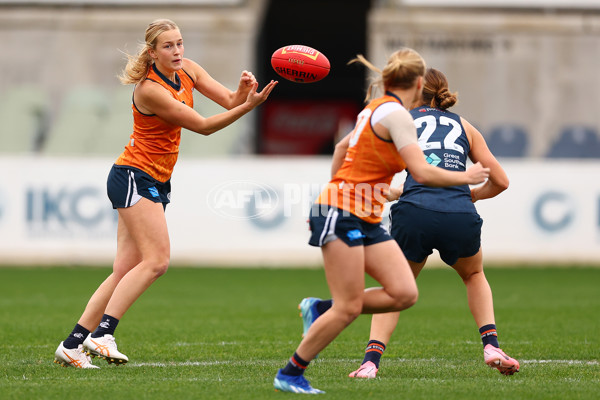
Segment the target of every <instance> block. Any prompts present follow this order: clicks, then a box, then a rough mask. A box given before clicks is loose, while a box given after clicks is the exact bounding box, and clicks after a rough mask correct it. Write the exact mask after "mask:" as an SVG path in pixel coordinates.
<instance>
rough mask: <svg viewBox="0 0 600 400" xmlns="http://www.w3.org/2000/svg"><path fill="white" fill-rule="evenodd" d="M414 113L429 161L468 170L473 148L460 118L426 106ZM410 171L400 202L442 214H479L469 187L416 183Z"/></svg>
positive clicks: (437, 165)
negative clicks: (468, 159)
mask: <svg viewBox="0 0 600 400" xmlns="http://www.w3.org/2000/svg"><path fill="white" fill-rule="evenodd" d="M410 114H411V115H412V117H413V118H414V120H415V126H416V128H417V135H418V136H419V146H420V147H421V150H423V152H424V153H425V158H426V160H427V162H428V163H429V164H431V165H433V166H436V167H438V168H444V169H446V170H450V171H464V170H466V162H467V156H468V154H469V152H470V145H469V139H468V138H467V135H466V133H465V129H464V127H463V125H462V123H461V119H460V116H459V115H457V114H454V113H452V112H449V111H446V110H441V109H439V108H431V107H425V106H423V107H417V108H415V109H413V110H411V111H410ZM407 172H408V174H407V177H406V181H405V182H404V192H403V194H402V196H401V197H400V199H399V200H398V202H399V203H403V202H404V203H411V204H414V205H416V206H419V207H421V208H425V209H428V210H433V211H440V212H468V213H474V212H477V211H476V210H475V205H474V204H473V202H472V201H471V189H470V188H469V185H461V186H448V187H444V188H439V187H436V188H434V187H430V186H425V185H421V184H419V183H417V182H415V180H414V179H413V177H412V175H411V174H410V170H408V171H407Z"/></svg>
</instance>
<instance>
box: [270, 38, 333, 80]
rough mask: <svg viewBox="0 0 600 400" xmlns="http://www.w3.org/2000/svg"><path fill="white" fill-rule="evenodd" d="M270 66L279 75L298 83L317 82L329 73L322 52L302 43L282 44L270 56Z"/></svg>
mask: <svg viewBox="0 0 600 400" xmlns="http://www.w3.org/2000/svg"><path fill="white" fill-rule="evenodd" d="M271 66H272V67H273V69H274V70H275V72H277V73H278V74H279V75H280V76H282V77H284V78H285V79H287V80H290V81H292V82H298V83H311V82H317V81H320V80H321V79H323V78H325V77H326V76H327V74H329V68H330V66H329V60H328V59H327V57H325V55H324V54H323V53H321V52H320V51H318V50H315V49H313V48H312V47H308V46H303V45H298V44H296V45H291V46H284V47H282V48H280V49H278V50H276V51H275V52H274V53H273V55H272V56H271Z"/></svg>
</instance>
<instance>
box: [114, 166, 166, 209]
mask: <svg viewBox="0 0 600 400" xmlns="http://www.w3.org/2000/svg"><path fill="white" fill-rule="evenodd" d="M106 191H107V193H108V198H109V199H110V201H111V203H112V206H113V208H127V207H131V206H133V205H134V204H136V203H137V202H138V201H139V200H140V199H141V198H142V197H144V198H146V199H148V200H151V201H153V202H155V203H162V204H163V207H164V208H166V207H167V204H168V203H170V201H171V180H170V179H169V180H168V181H166V182H159V181H157V180H156V179H154V178H153V177H151V176H150V175H148V174H147V173H145V172H144V171H142V170H140V169H137V168H134V167H129V166H126V165H116V164H115V165H113V166H112V168H111V170H110V172H109V174H108V180H107V181H106Z"/></svg>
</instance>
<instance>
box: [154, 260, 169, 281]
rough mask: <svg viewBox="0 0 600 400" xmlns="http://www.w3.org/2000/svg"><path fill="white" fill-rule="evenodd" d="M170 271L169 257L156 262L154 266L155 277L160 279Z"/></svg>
mask: <svg viewBox="0 0 600 400" xmlns="http://www.w3.org/2000/svg"><path fill="white" fill-rule="evenodd" d="M168 269H169V257H165V258H162V259H159V260H157V261H156V264H154V268H153V272H154V275H155V276H156V277H157V278H158V277H159V276H162V275H164V274H165V273H166V272H167V270H168Z"/></svg>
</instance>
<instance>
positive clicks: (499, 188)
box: [461, 118, 509, 203]
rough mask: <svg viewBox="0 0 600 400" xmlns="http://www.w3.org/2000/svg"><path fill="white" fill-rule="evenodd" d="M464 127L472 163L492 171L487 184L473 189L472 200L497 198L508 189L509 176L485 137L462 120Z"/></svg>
mask: <svg viewBox="0 0 600 400" xmlns="http://www.w3.org/2000/svg"><path fill="white" fill-rule="evenodd" d="M461 122H462V125H463V126H464V128H465V131H466V133H467V137H468V138H469V143H470V145H471V151H470V152H469V158H470V159H471V161H473V162H474V163H475V162H480V163H481V164H482V165H484V166H486V167H487V168H489V169H490V176H489V179H488V180H487V182H485V184H483V185H481V186H478V187H475V188H473V189H471V199H472V201H473V203H474V202H476V201H477V200H483V199H489V198H492V197H495V196H497V195H499V194H500V193H502V192H503V191H505V190H506V189H508V184H509V181H508V176H507V175H506V172H505V171H504V169H503V168H502V166H501V165H500V163H499V162H498V160H496V157H494V155H493V154H492V152H491V151H490V149H489V148H488V146H487V144H486V143H485V139H484V138H483V135H482V134H481V133H480V132H479V131H478V130H477V128H475V127H474V126H473V125H471V124H470V123H469V122H468V121H467V120H465V119H464V118H461Z"/></svg>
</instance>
